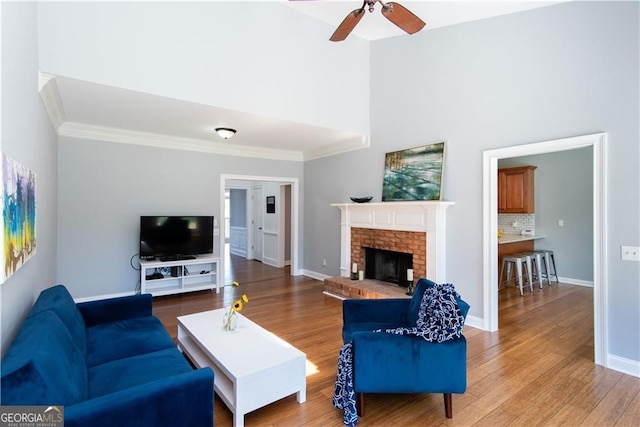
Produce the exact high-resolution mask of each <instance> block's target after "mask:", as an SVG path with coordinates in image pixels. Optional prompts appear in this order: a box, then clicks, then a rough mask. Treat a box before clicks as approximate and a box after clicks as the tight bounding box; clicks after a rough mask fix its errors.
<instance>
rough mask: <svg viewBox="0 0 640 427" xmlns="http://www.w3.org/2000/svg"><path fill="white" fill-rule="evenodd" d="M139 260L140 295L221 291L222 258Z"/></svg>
mask: <svg viewBox="0 0 640 427" xmlns="http://www.w3.org/2000/svg"><path fill="white" fill-rule="evenodd" d="M184 257H191V258H182V257H181V256H174V257H173V259H172V260H168V259H167V258H169V257H162V258H160V259H154V260H140V292H141V293H143V294H145V293H146V294H152V295H153V296H159V295H171V294H181V293H184V292H193V291H202V290H206V289H215V290H216V293H219V292H220V282H219V277H220V271H219V270H220V258H218V257H214V256H213V255H202V256H199V257H195V256H193V255H184Z"/></svg>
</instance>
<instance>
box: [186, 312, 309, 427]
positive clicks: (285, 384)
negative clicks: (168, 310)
mask: <svg viewBox="0 0 640 427" xmlns="http://www.w3.org/2000/svg"><path fill="white" fill-rule="evenodd" d="M223 311H224V310H222V309H221V310H212V311H208V312H203V313H196V314H192V315H188V316H181V317H178V348H179V349H180V350H181V351H182V352H183V353H184V354H185V355H186V356H187V357H188V358H189V359H190V360H191V361H192V362H193V364H194V365H195V366H196V367H198V368H201V367H205V366H208V367H210V368H212V369H213V371H214V373H215V377H214V389H215V392H216V394H217V395H218V396H219V397H220V398H221V399H222V401H223V402H224V404H225V405H226V406H227V407H228V408H229V409H230V410H231V412H232V413H233V425H234V427H241V426H243V425H244V415H245V414H247V413H249V412H251V411H254V410H256V409H258V408H261V407H263V406H265V405H268V404H269V403H272V402H275V401H276V400H279V399H282V398H283V397H286V396H289V395H291V394H294V393H295V394H296V398H297V401H298V402H299V403H303V402H305V400H306V355H305V354H304V353H303V352H301V351H300V350H298V349H296V348H295V347H293V346H291V345H290V344H289V343H287V342H286V341H284V340H282V339H281V338H279V337H277V336H275V335H273V334H271V333H270V332H269V331H267V330H265V329H263V328H262V327H260V326H259V325H257V324H255V323H253V322H252V321H251V320H249V319H247V318H246V317H244V316H242V315H239V318H238V327H237V329H236V330H235V331H223V330H222V327H221V325H222V314H223Z"/></svg>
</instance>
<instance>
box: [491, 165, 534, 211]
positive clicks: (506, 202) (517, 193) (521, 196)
mask: <svg viewBox="0 0 640 427" xmlns="http://www.w3.org/2000/svg"><path fill="white" fill-rule="evenodd" d="M535 169H536V167H535V166H519V167H515V168H504V169H498V212H499V213H534V211H535V198H534V171H535Z"/></svg>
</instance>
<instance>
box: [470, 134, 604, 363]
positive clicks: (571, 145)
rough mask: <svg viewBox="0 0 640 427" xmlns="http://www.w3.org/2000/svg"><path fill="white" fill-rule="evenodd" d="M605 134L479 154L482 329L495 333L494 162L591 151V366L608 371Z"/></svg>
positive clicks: (496, 169) (495, 229)
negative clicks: (538, 155)
mask: <svg viewBox="0 0 640 427" xmlns="http://www.w3.org/2000/svg"><path fill="white" fill-rule="evenodd" d="M606 141H607V134H606V133H595V134H590V135H584V136H577V137H571V138H563V139H556V140H551V141H544V142H537V143H533V144H525V145H517V146H512V147H505V148H498V149H494V150H487V151H484V152H483V206H482V210H483V251H482V252H483V257H482V262H483V283H484V286H483V313H482V315H483V329H485V330H487V331H496V330H498V160H499V159H504V158H510V157H520V156H530V155H536V154H544V153H552V152H558V151H567V150H574V149H578V148H583V147H593V247H594V254H593V255H594V257H593V260H594V266H593V310H594V339H593V341H594V349H595V351H594V353H595V354H594V361H595V363H596V364H597V365H602V366H605V367H608V366H607V365H608V363H607V360H608V358H607V353H608V341H607V328H606V325H607V323H608V312H607V256H606V253H607V222H606V219H607V200H606V188H607V186H606V177H607V173H606Z"/></svg>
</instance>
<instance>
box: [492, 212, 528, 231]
mask: <svg viewBox="0 0 640 427" xmlns="http://www.w3.org/2000/svg"><path fill="white" fill-rule="evenodd" d="M514 222H517V223H518V225H517V226H515V227H514V226H513V223H514ZM525 228H526V229H528V230H532V231H533V232H534V233H535V232H536V215H535V214H498V230H502V231H503V232H504V234H520V233H521V232H522V230H524V229H525Z"/></svg>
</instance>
